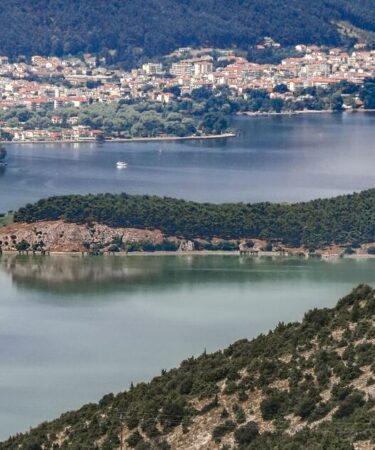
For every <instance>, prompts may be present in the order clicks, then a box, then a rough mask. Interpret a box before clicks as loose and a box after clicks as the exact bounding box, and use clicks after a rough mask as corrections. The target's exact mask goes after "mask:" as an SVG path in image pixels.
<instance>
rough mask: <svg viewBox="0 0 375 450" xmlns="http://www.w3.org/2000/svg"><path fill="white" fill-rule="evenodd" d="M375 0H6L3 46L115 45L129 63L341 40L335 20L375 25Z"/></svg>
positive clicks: (29, 49) (1, 9) (3, 49)
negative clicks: (208, 48) (210, 50)
mask: <svg viewBox="0 0 375 450" xmlns="http://www.w3.org/2000/svg"><path fill="white" fill-rule="evenodd" d="M374 4H375V3H374V0H357V1H356V2H351V1H349V0H317V1H315V2H310V1H308V0H282V1H279V0H231V1H230V2H228V1H226V0H207V1H205V2H201V1H199V0H126V1H125V0H90V1H89V2H88V1H83V0H33V1H31V0H28V1H23V0H3V1H2V2H1V4H0V54H7V55H9V56H16V55H19V54H25V55H30V54H37V53H41V54H56V55H62V54H69V53H72V54H77V53H79V52H84V51H86V52H87V51H88V52H97V53H102V54H106V55H107V56H108V50H116V54H113V53H112V56H111V57H110V59H113V60H115V61H123V62H125V63H126V65H128V66H131V65H132V64H135V63H136V62H138V61H139V60H140V59H142V58H149V57H153V56H157V55H162V54H165V53H167V52H170V51H171V50H174V49H175V48H176V47H179V46H188V45H192V46H202V45H213V46H218V47H230V46H238V47H240V48H242V49H247V48H248V46H249V44H253V43H255V42H256V41H257V40H259V39H261V38H262V37H264V36H272V37H273V38H275V39H276V40H278V41H280V42H281V43H283V44H296V43H316V44H322V43H325V44H330V45H336V44H338V43H339V42H340V40H341V38H340V35H339V33H338V32H337V28H336V26H335V25H334V24H333V23H332V22H333V21H336V20H344V21H348V22H350V23H352V24H353V25H355V26H357V27H359V28H363V29H366V30H369V31H375V12H374V11H375V8H374Z"/></svg>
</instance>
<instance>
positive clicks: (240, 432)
mask: <svg viewBox="0 0 375 450" xmlns="http://www.w3.org/2000/svg"><path fill="white" fill-rule="evenodd" d="M258 436H259V428H258V425H257V424H256V423H255V422H249V423H247V424H246V425H243V426H242V427H239V428H237V430H236V431H235V432H234V438H235V440H236V442H237V444H239V445H243V444H250V443H251V442H253V440H254V439H256V438H257V437H258Z"/></svg>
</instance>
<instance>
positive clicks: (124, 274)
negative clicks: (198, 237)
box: [0, 254, 375, 299]
mask: <svg viewBox="0 0 375 450" xmlns="http://www.w3.org/2000/svg"><path fill="white" fill-rule="evenodd" d="M374 268H375V261H374V260H368V261H357V260H337V261H319V260H306V259H304V258H297V257H289V258H282V257H273V258H271V257H265V258H263V257H262V258H251V257H239V256H233V255H206V256H199V255H181V256H176V255H172V254H171V255H168V256H156V255H155V256H147V255H145V256H134V255H133V256H125V257H124V256H100V257H83V256H72V255H50V256H22V255H2V256H1V257H0V271H3V272H4V273H7V274H8V275H10V276H11V279H12V282H13V284H14V285H15V286H17V287H18V288H19V289H22V290H30V289H31V290H34V291H38V292H46V293H49V294H52V295H53V294H56V295H65V296H66V297H68V296H71V295H73V296H74V295H76V294H81V295H83V296H89V298H91V299H92V298H93V297H99V298H102V295H103V293H105V294H106V295H108V294H109V293H116V292H128V293H130V292H137V291H140V292H157V291H165V290H167V291H168V290H172V289H176V288H178V287H180V286H182V285H186V284H192V285H199V284H202V285H211V284H213V285H220V284H223V285H228V284H236V283H244V282H248V283H259V282H264V281H268V282H269V283H278V282H280V283H281V282H283V281H286V280H289V281H290V280H295V281H302V280H303V279H306V280H308V281H318V280H320V279H322V278H323V279H325V280H327V281H340V280H342V281H346V282H352V283H353V284H356V283H359V282H370V283H371V282H372V280H373V269H374ZM270 277H272V278H271V279H270Z"/></svg>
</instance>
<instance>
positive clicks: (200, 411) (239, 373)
mask: <svg viewBox="0 0 375 450" xmlns="http://www.w3.org/2000/svg"><path fill="white" fill-rule="evenodd" d="M218 332H220V330H218ZM374 378H375V291H374V290H372V289H371V288H370V287H368V286H364V285H362V286H359V287H358V288H356V289H355V290H353V291H352V293H351V294H349V295H348V296H347V297H345V298H343V299H341V300H340V301H339V302H338V304H337V306H336V307H335V308H333V309H320V310H318V309H315V310H312V311H310V312H308V313H307V314H306V315H305V317H304V320H303V321H302V323H292V324H287V325H285V324H279V325H278V327H277V328H276V329H275V330H274V331H273V332H269V333H268V334H267V335H260V336H259V337H258V338H256V339H254V340H252V341H250V342H249V341H247V340H245V339H244V340H241V341H238V342H236V343H235V344H233V345H231V346H230V347H228V348H227V349H226V350H224V351H219V352H216V353H213V354H206V353H204V354H203V355H201V356H200V357H199V358H196V359H194V358H190V359H187V360H185V361H184V362H183V363H182V364H181V366H180V367H179V368H178V369H173V370H170V371H168V372H167V371H162V374H161V376H159V377H156V378H154V379H153V380H152V381H151V382H150V383H148V384H145V383H141V384H139V385H137V386H135V387H134V386H131V388H130V390H129V391H128V392H124V393H121V394H118V395H116V396H114V395H112V394H109V395H106V396H105V397H103V398H102V400H101V401H100V402H99V403H98V404H89V405H86V406H84V407H83V408H81V409H80V410H79V411H75V412H70V413H66V414H64V415H62V416H61V417H60V418H59V419H57V420H55V421H53V422H50V423H44V424H42V425H40V426H39V427H37V428H35V429H33V430H31V432H30V433H27V434H25V435H18V436H16V437H14V438H11V439H9V440H8V441H7V442H5V443H2V444H0V450H13V449H14V450H15V449H19V448H21V449H28V450H40V449H41V448H43V449H57V448H59V449H68V448H69V449H71V450H78V449H80V450H83V449H94V448H97V449H106V450H109V449H112V450H113V449H119V448H121V440H122V441H123V448H126V449H129V448H136V449H138V450H142V449H143V450H145V449H146V450H147V449H173V450H177V449H181V450H187V449H197V450H198V449H202V450H203V449H205V450H207V449H241V450H255V449H256V450H262V449H271V448H272V449H280V450H281V449H283V450H288V449H297V448H298V449H299V448H303V447H304V448H307V449H316V450H318V449H340V450H341V449H342V450H348V449H354V448H355V449H359V450H360V449H363V450H367V449H372V448H374V444H375V379H374ZM121 424H122V425H121Z"/></svg>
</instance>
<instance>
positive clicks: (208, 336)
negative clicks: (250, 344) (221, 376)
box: [0, 255, 375, 438]
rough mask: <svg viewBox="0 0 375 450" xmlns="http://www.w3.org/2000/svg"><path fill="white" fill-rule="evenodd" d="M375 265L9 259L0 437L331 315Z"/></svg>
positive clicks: (3, 274) (2, 287)
mask: <svg viewBox="0 0 375 450" xmlns="http://www.w3.org/2000/svg"><path fill="white" fill-rule="evenodd" d="M360 282H368V283H375V260H363V261H356V260H340V261H337V262H327V261H318V260H311V259H310V260H304V259H297V258H295V259H294V258H275V259H271V258H249V257H248V258H240V257H236V256H216V255H215V256H164V257H163V256H162V257H160V256H128V257H91V258H90V257H87V258H81V257H78V256H77V257H70V256H50V257H44V258H43V257H32V256H30V257H23V256H21V257H20V256H9V255H3V256H2V257H1V258H0V292H1V294H0V399H1V407H0V438H6V437H7V436H8V435H9V434H10V433H14V432H16V431H21V430H26V429H27V428H28V427H29V426H30V425H35V424H37V423H39V422H40V421H42V420H44V419H50V418H53V417H56V416H58V415H59V414H60V413H61V412H63V411H65V410H68V409H71V408H77V407H79V406H80V405H81V404H83V403H84V402H89V401H95V400H98V399H99V398H100V397H101V396H102V395H103V394H105V393H108V392H112V391H114V392H116V391H120V390H124V389H126V388H127V387H128V386H129V383H130V382H131V381H132V380H133V381H141V380H149V379H150V378H151V377H153V376H155V375H157V374H159V373H160V370H161V369H162V368H169V367H173V366H175V365H177V364H178V363H179V362H180V361H181V360H182V359H185V358H187V357H189V356H191V355H198V354H200V353H201V352H202V351H203V350H204V349H207V351H213V350H216V349H219V348H224V347H225V346H227V345H229V344H230V343H232V342H233V341H235V340H237V339H239V338H243V337H248V338H250V337H253V336H256V335H258V334H259V333H260V332H267V331H268V330H269V329H271V328H273V327H274V326H275V325H276V324H277V323H278V322H279V321H295V320H299V319H301V318H302V317H303V314H304V313H305V312H306V311H307V310H308V309H309V308H312V307H315V306H317V307H321V306H331V305H334V304H335V303H336V301H337V300H338V298H339V297H340V296H342V295H344V294H346V293H347V292H349V290H351V289H352V288H353V287H354V286H355V285H357V284H358V283H360Z"/></svg>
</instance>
